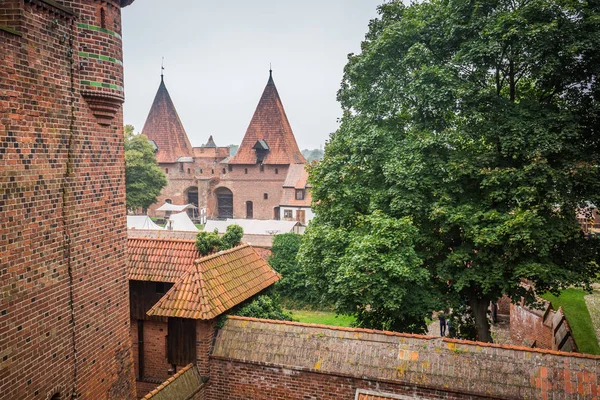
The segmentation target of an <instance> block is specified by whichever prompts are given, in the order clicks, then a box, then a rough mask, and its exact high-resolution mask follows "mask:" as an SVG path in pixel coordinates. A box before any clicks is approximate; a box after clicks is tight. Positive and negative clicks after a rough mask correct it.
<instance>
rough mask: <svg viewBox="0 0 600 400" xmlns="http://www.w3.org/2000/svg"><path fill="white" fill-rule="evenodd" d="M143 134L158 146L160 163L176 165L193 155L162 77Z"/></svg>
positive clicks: (157, 159) (157, 158) (157, 155)
mask: <svg viewBox="0 0 600 400" xmlns="http://www.w3.org/2000/svg"><path fill="white" fill-rule="evenodd" d="M142 133H143V134H144V135H146V136H148V139H149V140H153V141H154V142H155V143H156V145H157V146H158V152H157V153H156V161H158V162H159V163H174V162H177V160H178V159H179V158H180V157H192V155H193V150H192V145H191V143H190V140H189V139H188V137H187V134H186V133H185V129H183V124H182V123H181V120H180V119H179V115H177V110H175V105H173V101H172V100H171V96H169V92H168V91H167V87H166V86H165V82H164V80H163V78H162V76H161V78H160V86H159V87H158V91H157V92H156V97H154V102H153V103H152V107H151V108H150V112H149V113H148V118H146V123H145V124H144V129H143V130H142Z"/></svg>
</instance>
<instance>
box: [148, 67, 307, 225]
mask: <svg viewBox="0 0 600 400" xmlns="http://www.w3.org/2000/svg"><path fill="white" fill-rule="evenodd" d="M167 122H168V123H167ZM142 133H144V134H146V135H147V136H148V139H150V140H153V141H154V142H155V143H157V145H158V150H157V152H156V158H157V160H158V162H159V166H160V167H161V168H162V169H163V170H164V171H165V173H166V174H167V181H168V184H167V186H166V187H164V188H163V190H162V192H161V194H160V196H159V197H158V198H157V202H156V204H154V205H152V206H151V207H150V208H149V209H148V215H150V216H159V217H160V216H163V214H162V213H158V212H157V211H156V209H157V208H158V207H160V206H161V205H162V204H164V202H166V201H170V202H171V203H172V204H187V203H195V204H196V205H197V206H198V207H200V208H206V209H207V215H208V217H209V218H225V217H229V218H251V219H263V220H267V219H283V215H282V213H281V212H278V211H277V210H276V208H277V209H278V208H279V206H280V205H281V200H282V193H283V184H284V182H285V181H286V176H287V173H288V169H289V167H290V165H294V164H301V165H304V163H306V160H305V159H304V157H303V156H302V154H301V153H300V150H299V149H298V145H297V143H296V139H295V138H294V134H293V132H292V128H291V126H290V124H289V121H288V120H287V116H286V115H285V110H284V109H283V104H282V103H281V99H280V98H279V94H278V93H277V89H276V88H275V83H274V82H273V79H272V77H269V81H268V83H267V86H266V87H265V90H264V92H263V94H262V96H261V99H260V101H259V103H258V106H257V108H256V110H255V113H254V116H253V117H252V120H251V121H250V125H249V126H248V129H247V131H246V134H245V136H244V139H243V141H242V144H241V146H240V149H239V153H238V154H236V155H235V156H232V157H229V148H228V147H217V146H216V144H215V142H214V140H213V139H212V136H211V137H210V138H209V140H208V142H207V143H206V145H205V146H203V147H194V148H193V149H192V150H193V151H192V153H193V154H192V155H193V156H190V151H189V147H190V146H191V145H190V144H189V139H188V137H187V134H186V133H185V129H184V128H183V125H182V124H181V121H180V120H179V116H178V115H177V111H176V110H175V106H174V104H173V102H172V100H171V98H170V96H169V94H168V92H167V89H166V86H165V84H164V81H162V80H161V84H160V86H159V89H158V91H157V94H156V97H155V99H154V102H153V104H152V107H151V109H150V112H149V114H148V118H147V120H146V123H145V125H144V129H143V131H142ZM258 140H262V141H263V142H266V143H267V146H269V149H268V150H267V151H266V153H265V154H266V155H261V153H260V150H255V149H254V147H253V146H254V145H255V143H256V142H257V141H258ZM257 151H258V153H257ZM263 156H264V157H263ZM263 158H264V159H263ZM219 191H221V192H222V191H227V192H228V193H229V194H231V195H232V196H233V204H232V206H233V210H230V211H232V213H231V214H229V212H228V213H224V212H222V210H219V204H218V192H219ZM190 193H193V195H192V196H190ZM221 194H222V193H221ZM284 205H288V206H289V205H290V204H284Z"/></svg>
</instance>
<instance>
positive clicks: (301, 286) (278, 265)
mask: <svg viewBox="0 0 600 400" xmlns="http://www.w3.org/2000/svg"><path fill="white" fill-rule="evenodd" d="M301 242H302V236H301V235H298V234H297V233H284V234H281V235H276V236H275V237H274V238H273V246H272V247H271V252H272V254H271V257H270V258H269V264H270V265H271V267H273V269H275V270H276V271H277V272H279V273H280V274H281V276H282V278H281V280H279V282H277V283H276V284H275V287H276V289H277V291H278V292H279V293H280V294H281V296H282V297H283V298H284V301H285V303H286V304H294V305H295V306H303V307H305V306H317V305H318V303H319V299H320V296H319V295H318V293H317V292H316V291H315V289H314V286H312V285H310V282H309V281H308V277H307V275H306V271H305V269H304V268H302V266H301V265H299V264H298V261H297V255H298V250H299V249H300V243H301Z"/></svg>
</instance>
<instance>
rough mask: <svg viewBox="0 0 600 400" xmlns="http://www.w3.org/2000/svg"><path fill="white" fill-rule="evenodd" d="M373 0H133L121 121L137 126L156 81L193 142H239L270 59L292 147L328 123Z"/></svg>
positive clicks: (314, 140)
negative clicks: (162, 84)
mask: <svg viewBox="0 0 600 400" xmlns="http://www.w3.org/2000/svg"><path fill="white" fill-rule="evenodd" d="M382 2H383V0H303V1H295V0H294V1H293V0H279V1H274V0H228V1H216V0H212V1H209V0H172V1H165V0H137V1H135V2H134V3H133V4H132V5H131V6H128V7H126V8H124V9H123V46H124V52H125V54H124V64H125V91H126V101H125V108H124V113H125V123H126V124H132V125H134V127H135V129H136V132H137V131H141V130H142V128H143V126H144V122H145V121H146V117H147V115H148V111H149V109H150V106H151V105H152V101H153V100H154V95H155V94H156V90H157V89H158V85H159V83H160V63H161V57H163V56H164V58H165V61H164V65H165V71H164V74H165V84H166V85H167V89H168V90H169V93H170V94H171V98H172V100H173V102H174V103H175V107H176V108H177V112H178V114H179V118H180V119H181V121H182V122H183V125H184V127H185V130H186V132H187V134H188V137H189V138H190V141H191V142H192V145H194V146H200V145H201V144H203V143H205V142H206V140H207V139H208V136H209V135H213V137H214V139H215V142H216V143H217V145H219V146H226V145H229V144H239V143H240V142H241V140H242V138H243V136H244V133H245V132H246V128H247V127H248V123H249V122H250V119H251V118H252V114H253V113H254V109H255V108H256V105H257V103H258V100H259V98H260V96H261V94H262V91H263V89H264V87H265V85H266V83H267V80H268V77H269V63H272V65H273V79H274V80H275V84H276V86H277V90H278V91H279V95H280V97H281V99H282V101H283V104H284V107H285V109H286V112H287V116H288V119H289V120H290V124H291V125H292V129H293V130H294V134H295V135H296V140H297V142H298V145H299V146H300V148H301V149H305V148H309V149H312V148H319V147H320V146H322V145H323V144H324V143H325V141H326V140H327V139H328V137H329V134H330V133H331V132H333V131H335V130H336V129H337V126H338V123H337V120H338V118H339V117H340V116H341V111H340V106H339V104H338V103H337V101H336V92H337V90H338V89H339V87H340V82H341V79H342V74H343V68H344V65H345V64H346V61H347V55H348V53H357V52H359V51H360V43H361V41H362V40H363V39H364V36H365V33H366V32H367V30H368V23H369V20H371V19H373V18H375V17H376V16H377V10H376V7H377V5H378V4H380V3H382Z"/></svg>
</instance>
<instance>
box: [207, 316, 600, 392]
mask: <svg viewBox="0 0 600 400" xmlns="http://www.w3.org/2000/svg"><path fill="white" fill-rule="evenodd" d="M211 354H212V355H211V364H210V373H211V374H210V380H209V387H208V393H209V396H208V398H209V399H221V398H235V399H281V398H285V399H348V400H351V399H354V394H355V392H356V389H357V388H364V389H371V388H378V389H381V390H385V391H389V392H391V393H397V394H409V395H418V396H423V397H425V398H461V399H463V398H467V399H468V398H503V399H514V398H531V399H551V398H560V399H568V400H570V399H573V400H575V399H584V398H590V399H592V398H596V397H597V396H598V393H600V392H599V390H600V380H599V379H600V357H599V356H591V355H579V354H576V353H565V352H557V351H551V350H531V349H527V348H524V347H514V346H502V345H494V344H489V343H477V342H469V341H461V340H454V339H448V338H439V337H427V336H420V335H411V334H401V333H395V332H382V331H374V330H368V329H353V328H341V327H325V326H321V325H311V324H301V323H293V322H287V321H268V320H260V319H255V318H243V317H229V319H228V320H227V322H226V323H225V325H224V326H223V328H221V329H220V331H219V333H218V336H217V338H216V341H215V345H214V349H213V352H212V353H211Z"/></svg>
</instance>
